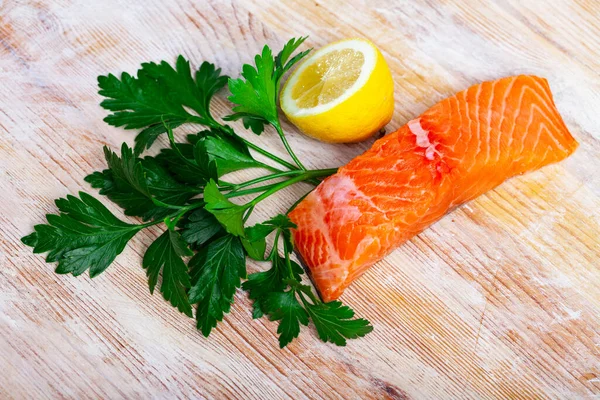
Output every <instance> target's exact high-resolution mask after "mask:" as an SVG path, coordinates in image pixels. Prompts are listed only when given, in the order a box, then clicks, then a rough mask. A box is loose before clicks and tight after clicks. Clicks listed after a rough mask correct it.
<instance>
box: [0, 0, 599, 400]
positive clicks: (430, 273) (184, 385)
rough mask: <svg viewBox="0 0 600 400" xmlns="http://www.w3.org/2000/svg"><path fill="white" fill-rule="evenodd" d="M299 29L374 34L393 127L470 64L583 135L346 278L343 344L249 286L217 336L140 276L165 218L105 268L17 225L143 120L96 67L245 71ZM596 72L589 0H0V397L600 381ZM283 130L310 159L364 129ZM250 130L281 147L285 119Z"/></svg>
mask: <svg viewBox="0 0 600 400" xmlns="http://www.w3.org/2000/svg"><path fill="white" fill-rule="evenodd" d="M307 34H308V35H310V38H309V40H308V41H307V45H308V46H311V47H319V46H322V45H324V44H326V43H328V42H330V41H333V40H337V39H341V38H346V37H352V36H361V37H367V38H369V39H371V40H372V41H374V42H375V43H376V44H377V45H378V46H379V47H380V49H381V50H382V52H383V54H384V55H385V57H386V59H387V61H388V63H389V65H390V67H391V69H392V73H393V75H394V78H395V82H396V88H395V98H396V112H395V115H394V119H393V121H392V122H391V123H390V125H389V128H390V129H393V128H396V127H399V126H400V125H402V124H403V123H405V122H406V121H407V120H409V119H410V118H413V117H414V116H416V115H418V114H419V113H421V112H422V111H424V110H426V109H427V108H428V107H429V106H431V105H433V104H435V103H436V102H437V101H438V100H440V99H442V98H444V97H446V96H448V95H450V94H452V93H454V92H456V91H458V90H461V89H464V88H466V87H468V86H469V85H471V84H474V83H477V82H480V81H482V80H486V79H496V78H499V77H503V76H507V75H512V74H517V73H533V74H538V75H540V76H544V77H546V78H548V80H549V81H550V86H551V87H552V90H553V92H554V94H555V98H556V103H557V106H558V108H559V110H560V111H561V112H562V114H563V116H564V119H565V121H566V123H567V126H568V127H569V128H570V129H571V130H572V132H573V134H574V136H575V137H576V138H577V140H578V141H579V142H580V143H581V147H580V148H579V149H578V150H577V152H576V154H575V155H574V156H572V157H571V158H569V159H568V160H566V161H565V162H562V163H560V164H559V165H555V166H551V167H548V168H545V169H543V170H541V171H539V172H536V173H533V174H529V175H526V176H523V177H519V178H517V179H513V180H511V181H510V182H508V183H505V184H504V185H502V186H501V187H500V188H498V189H497V190H494V191H493V192H490V193H488V194H486V195H484V196H482V197H481V198H479V199H477V200H476V201H474V202H472V203H470V204H468V205H466V206H464V207H462V208H460V209H459V210H456V211H455V212H453V213H452V214H450V215H449V216H447V217H446V218H444V219H443V220H442V221H440V222H438V223H437V224H435V225H434V226H433V227H432V228H430V229H428V230H427V231H426V232H424V233H423V234H421V235H419V236H418V237H415V238H414V239H413V240H411V241H410V242H409V243H407V244H406V245H404V246H402V247H401V248H400V249H398V250H397V251H395V252H394V253H393V254H391V255H390V256H389V257H388V258H387V259H386V260H385V261H383V262H381V263H379V264H378V265H376V266H375V267H374V268H372V269H371V270H370V271H369V272H368V273H367V274H366V275H365V276H364V277H363V278H362V279H360V280H359V281H358V282H356V283H355V284H353V285H352V286H351V287H350V288H349V289H348V290H347V291H346V293H345V294H344V296H343V300H344V301H345V302H346V303H348V304H349V305H351V306H352V307H354V309H355V310H356V311H357V313H358V314H359V315H360V316H364V317H366V318H368V319H369V320H371V321H372V323H373V325H374V327H375V330H374V332H373V333H372V334H370V335H369V336H367V337H366V338H364V339H360V340H355V341H351V342H350V343H349V345H348V346H347V347H346V348H338V347H335V346H332V345H329V344H323V343H321V342H320V341H319V340H318V339H317V338H316V335H315V332H314V331H313V330H312V329H305V331H304V333H303V334H302V335H301V337H300V339H298V340H297V341H295V342H294V343H293V344H292V345H290V346H288V348H286V349H285V350H279V348H278V346H277V341H276V337H275V336H276V334H275V330H276V325H275V324H273V323H270V322H268V321H265V320H259V321H252V320H251V317H250V314H249V301H248V299H247V296H246V294H245V293H243V292H239V293H238V295H237V296H236V305H235V306H234V307H233V310H232V312H231V314H229V315H228V316H227V317H226V319H225V321H224V322H223V323H222V324H220V325H219V327H218V329H216V331H215V332H214V333H213V334H212V336H211V337H210V339H209V340H207V339H205V338H204V337H202V336H201V335H200V333H198V332H197V331H196V330H195V328H194V324H193V321H191V320H187V319H186V318H185V317H184V316H183V315H181V314H179V313H178V312H177V311H176V310H174V309H173V308H171V307H170V306H169V305H168V304H167V303H166V302H165V301H164V300H163V299H162V298H161V296H160V295H154V296H151V295H150V294H149V293H148V289H147V284H146V278H145V276H144V272H143V270H142V268H141V266H140V264H141V256H142V254H143V252H144V250H145V248H146V246H147V245H148V244H149V243H150V242H151V241H152V239H153V238H155V237H156V235H157V234H158V232H159V230H158V229H157V230H154V231H149V232H143V233H141V234H139V235H138V236H136V237H135V238H134V239H133V240H132V242H131V243H130V245H129V246H128V247H127V249H126V251H125V252H124V253H123V254H122V255H121V256H120V257H118V259H117V262H116V263H115V264H114V265H113V266H111V267H110V268H109V269H108V270H107V272H106V273H104V274H103V275H102V276H100V277H98V278H96V279H94V280H90V279H89V277H87V276H81V277H79V278H73V277H71V276H58V275H55V274H54V273H53V266H52V265H48V264H45V263H44V261H43V257H42V256H39V255H33V254H32V253H31V250H30V249H29V248H26V247H25V246H23V245H22V244H20V242H19V240H18V239H19V238H20V237H21V236H23V235H24V234H27V233H29V232H30V231H31V229H32V226H33V225H34V224H37V223H41V222H43V221H44V214H45V213H49V212H54V211H55V206H54V204H53V202H52V200H53V199H54V198H56V197H60V196H64V195H66V194H68V193H76V192H77V191H79V190H82V189H83V190H88V191H90V192H91V193H95V192H94V191H93V190H90V189H89V188H88V187H87V185H86V184H84V182H83V177H84V176H85V175H87V174H88V173H90V172H92V171H94V170H98V169H101V168H103V167H104V160H103V158H102V151H101V147H102V145H104V144H107V145H109V146H111V147H113V148H115V149H116V148H118V146H119V145H120V143H121V142H122V141H124V140H126V141H128V142H132V139H133V133H131V132H125V131H122V130H121V129H117V128H112V127H109V126H108V125H106V124H104V123H103V122H102V118H103V117H104V116H105V112H104V111H103V110H102V109H100V107H99V106H98V103H99V102H100V100H101V99H100V97H99V96H98V95H97V93H96V91H97V88H96V76H97V75H99V74H106V73H108V72H113V73H118V72H121V71H123V70H125V71H129V72H134V71H135V70H136V69H137V67H138V65H139V64H140V63H141V62H143V61H149V60H153V61H158V60H161V59H166V60H170V61H171V60H174V58H175V56H176V55H177V54H180V53H181V54H184V55H185V56H187V57H188V58H190V59H191V60H192V62H193V63H194V64H195V65H198V64H199V63H200V62H201V61H202V60H209V61H212V62H215V63H216V64H218V65H219V66H221V67H222V68H223V69H224V71H225V72H226V73H228V74H230V75H232V76H237V74H238V71H239V70H240V67H241V65H242V63H244V62H249V61H250V60H251V57H252V55H254V54H255V53H256V52H258V51H259V50H260V48H261V47H262V46H263V45H264V44H265V43H268V44H269V45H271V46H272V47H274V48H279V47H280V46H281V45H282V44H283V43H284V42H285V41H286V40H287V39H289V38H290V37H292V36H300V35H307ZM599 72H600V2H598V1H596V0H588V1H584V0H580V1H577V2H575V1H573V2H571V1H564V0H557V1H545V0H543V1H542V0H540V1H538V2H535V1H527V0H511V1H488V0H481V1H475V0H469V1H457V2H451V1H426V0H421V1H406V2H400V1H395V2H392V1H383V0H382V1H359V2H347V1H342V0H338V1H328V2H325V1H320V0H318V1H316V2H315V1H310V2H280V1H276V0H269V1H256V2H251V1H240V2H231V1H209V2H204V1H193V0H168V1H165V0H143V1H142V0H105V1H101V2H100V1H85V0H52V1H50V0H47V1H34V0H31V1H21V0H4V1H0V224H1V225H0V226H1V237H0V239H1V241H0V365H1V368H2V370H1V371H0V398H17V399H20V398H36V399H38V398H47V397H48V398H60V397H65V398H77V399H82V398H150V397H152V398H171V397H178V398H188V397H199V398H204V397H207V398H211V397H218V398H223V397H229V398H242V397H247V398H261V399H264V398H293V399H298V398H344V399H350V398H384V397H389V398H396V399H422V398H429V399H441V398H470V399H473V398H565V399H567V398H568V399H573V398H600V313H599V311H600V261H599V260H600V227H599V225H600V214H599V210H600V134H599V127H600V117H599V112H600V78H599ZM224 96H225V93H223V94H221V95H220V96H219V99H218V100H217V107H216V109H217V112H219V113H224V112H225V111H226V110H227V108H228V107H229V105H228V103H227V101H226V100H224ZM236 128H238V129H239V130H240V131H242V130H243V129H241V127H240V126H239V125H236ZM286 130H287V131H288V132H290V141H291V143H292V144H293V146H295V148H297V149H298V150H297V152H298V153H299V154H300V155H301V157H302V159H303V160H306V163H307V164H309V165H310V166H311V167H321V168H323V167H333V166H338V165H340V164H343V163H345V162H346V161H348V160H349V159H351V158H352V157H353V156H355V155H356V154H358V153H360V152H361V151H362V150H364V149H365V148H366V147H367V146H368V145H369V144H370V143H364V144H361V145H354V146H344V145H338V146H327V145H322V144H320V143H318V142H315V141H313V140H310V139H308V138H306V137H303V136H301V135H299V134H297V133H296V132H295V130H294V129H293V127H291V126H289V125H286ZM249 136H250V135H249ZM255 139H256V140H257V141H258V142H259V143H261V144H264V146H265V147H268V148H269V149H271V150H272V151H274V152H277V153H278V154H281V155H284V154H285V153H284V150H283V148H282V146H281V145H280V143H279V141H278V140H277V138H276V136H275V135H274V134H273V132H268V133H266V134H264V135H263V136H261V137H260V138H255ZM253 173H258V172H256V171H255V172H253ZM307 188H308V187H301V186H300V187H295V188H293V189H292V190H290V191H287V192H285V193H282V194H281V195H280V196H276V197H275V198H273V199H272V200H270V201H269V202H265V204H264V205H263V207H262V208H260V209H259V211H258V212H257V213H256V214H257V216H256V217H257V218H259V217H260V218H262V217H263V216H265V215H266V214H267V210H270V211H271V210H273V209H277V210H284V209H285V208H286V207H287V206H288V205H289V204H290V203H291V202H292V200H293V199H294V198H296V197H297V196H298V195H299V194H301V193H304V191H306V189H307ZM111 209H112V210H114V211H118V209H117V208H116V207H113V206H112V205H111ZM258 268H261V267H260V266H259V265H252V266H251V270H257V269H258Z"/></svg>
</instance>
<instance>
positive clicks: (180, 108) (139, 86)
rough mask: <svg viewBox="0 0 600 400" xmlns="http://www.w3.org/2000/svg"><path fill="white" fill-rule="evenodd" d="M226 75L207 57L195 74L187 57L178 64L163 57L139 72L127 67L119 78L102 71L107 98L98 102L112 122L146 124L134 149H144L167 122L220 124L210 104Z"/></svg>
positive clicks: (132, 125) (102, 92) (100, 79)
mask: <svg viewBox="0 0 600 400" xmlns="http://www.w3.org/2000/svg"><path fill="white" fill-rule="evenodd" d="M227 80H228V77H227V76H222V75H221V70H220V69H216V68H215V66H214V65H213V64H211V63H208V62H204V63H202V65H201V66H200V68H199V69H198V71H197V72H196V74H195V80H194V78H193V77H192V72H191V70H190V64H189V62H188V61H187V60H186V59H185V58H183V56H179V57H178V58H177V61H176V63H175V68H173V67H172V66H171V65H169V64H168V63H167V62H165V61H163V62H161V63H160V64H156V63H145V64H142V68H141V69H140V70H138V72H137V77H133V76H131V75H129V74H127V73H123V74H121V78H120V79H119V78H117V77H116V76H114V75H112V74H109V75H107V76H99V77H98V86H99V87H100V91H99V92H98V93H99V94H100V95H102V96H104V97H106V98H107V99H106V100H104V101H102V103H100V105H101V106H102V107H104V108H105V109H107V110H109V111H112V114H110V115H109V116H107V117H106V118H105V119H104V121H106V122H107V123H108V124H110V125H113V126H123V127H124V128H125V129H140V128H146V129H144V130H143V131H142V132H141V133H140V135H138V137H137V138H136V142H137V144H136V152H141V151H143V150H144V149H145V148H150V146H151V145H152V143H153V142H154V141H155V139H156V138H157V137H158V136H159V135H160V134H161V133H164V132H166V129H167V127H168V128H171V129H173V128H176V127H177V126H179V125H181V124H183V123H186V122H195V123H199V124H203V125H207V126H214V127H217V126H219V124H218V123H216V122H215V120H214V119H213V117H212V116H211V114H210V109H209V104H210V100H211V98H212V97H213V96H214V94H215V93H216V92H218V91H219V90H220V89H221V88H222V87H223V86H225V84H226V83H227ZM184 107H189V108H190V109H192V110H193V111H195V112H196V113H197V115H195V114H191V113H190V112H188V111H187V110H186V109H185V108H184ZM165 124H166V126H164V125H165Z"/></svg>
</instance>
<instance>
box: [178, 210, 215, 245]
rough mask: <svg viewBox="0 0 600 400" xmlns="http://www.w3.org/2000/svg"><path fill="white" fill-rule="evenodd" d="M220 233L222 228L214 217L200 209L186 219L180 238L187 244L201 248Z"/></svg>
mask: <svg viewBox="0 0 600 400" xmlns="http://www.w3.org/2000/svg"><path fill="white" fill-rule="evenodd" d="M220 232H223V227H222V226H221V224H220V223H219V221H217V219H216V218H215V216H214V215H212V214H211V213H209V212H208V211H206V210H204V209H203V208H200V209H198V210H196V211H194V212H193V213H191V214H190V215H189V217H188V218H187V221H186V222H185V224H184V225H183V230H182V231H181V237H182V238H183V240H185V241H186V242H187V243H189V244H192V245H196V246H202V245H203V244H205V243H206V242H208V241H209V240H210V239H212V238H213V237H214V236H215V235H217V234H218V233H220Z"/></svg>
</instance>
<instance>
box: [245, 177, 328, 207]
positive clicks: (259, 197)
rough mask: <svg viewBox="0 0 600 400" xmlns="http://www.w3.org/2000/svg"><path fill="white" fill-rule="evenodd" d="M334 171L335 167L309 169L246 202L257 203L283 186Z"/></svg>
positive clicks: (252, 204) (250, 204)
mask: <svg viewBox="0 0 600 400" xmlns="http://www.w3.org/2000/svg"><path fill="white" fill-rule="evenodd" d="M335 171H337V169H335V168H333V169H315V170H311V171H305V172H304V173H302V174H300V175H297V176H295V177H293V178H290V179H288V180H287V181H283V182H280V183H278V184H276V185H274V186H273V187H272V188H270V189H269V190H267V191H265V192H264V193H263V194H261V195H260V196H258V197H255V198H254V200H252V201H251V202H249V203H248V204H249V206H255V205H256V204H258V203H259V202H261V201H262V200H264V199H266V198H267V197H269V196H270V195H272V194H273V193H276V192H278V191H279V190H281V189H283V188H286V187H288V186H290V185H293V184H294V183H298V182H302V181H305V180H308V179H311V178H318V177H320V176H328V175H331V174H333V173H335Z"/></svg>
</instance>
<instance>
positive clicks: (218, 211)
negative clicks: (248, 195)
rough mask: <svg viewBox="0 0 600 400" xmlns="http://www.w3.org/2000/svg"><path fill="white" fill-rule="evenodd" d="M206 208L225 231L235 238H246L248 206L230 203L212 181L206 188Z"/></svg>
mask: <svg viewBox="0 0 600 400" xmlns="http://www.w3.org/2000/svg"><path fill="white" fill-rule="evenodd" d="M204 202H205V203H206V206H205V207H204V208H205V209H206V211H208V212H209V213H211V214H212V215H214V216H215V218H216V219H217V221H219V222H220V223H221V225H223V227H224V228H225V230H226V231H227V232H229V233H231V234H232V235H235V236H244V212H245V211H246V209H247V207H246V206H241V205H238V204H235V203H232V202H231V201H229V200H228V199H227V198H226V197H225V196H223V194H222V193H221V192H220V191H219V188H218V187H217V184H216V183H215V181H213V180H211V181H210V182H209V183H208V184H207V185H206V187H205V188H204Z"/></svg>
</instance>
